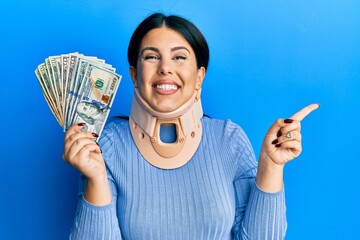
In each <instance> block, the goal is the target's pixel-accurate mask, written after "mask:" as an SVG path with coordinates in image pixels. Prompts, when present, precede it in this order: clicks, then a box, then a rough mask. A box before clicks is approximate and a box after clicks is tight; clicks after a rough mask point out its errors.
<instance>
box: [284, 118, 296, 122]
mask: <svg viewBox="0 0 360 240" xmlns="http://www.w3.org/2000/svg"><path fill="white" fill-rule="evenodd" d="M293 122H294V120H293V119H285V120H284V123H293Z"/></svg>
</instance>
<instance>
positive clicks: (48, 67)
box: [45, 57, 63, 118]
mask: <svg viewBox="0 0 360 240" xmlns="http://www.w3.org/2000/svg"><path fill="white" fill-rule="evenodd" d="M52 58H53V57H48V58H46V59H45V67H46V71H47V75H48V79H49V81H50V84H51V87H52V89H53V92H54V95H55V99H56V103H57V104H56V105H57V107H58V109H59V112H60V115H61V117H62V118H63V114H62V106H61V99H62V95H61V89H60V82H59V81H60V80H59V78H58V75H57V73H56V75H54V74H53V68H52V66H51V65H52V64H54V65H55V61H54V60H53V59H52ZM54 76H56V77H54Z"/></svg>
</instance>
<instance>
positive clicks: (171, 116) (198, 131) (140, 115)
mask: <svg viewBox="0 0 360 240" xmlns="http://www.w3.org/2000/svg"><path fill="white" fill-rule="evenodd" d="M198 91H200V90H198ZM202 116H203V111H202V106H201V101H200V98H199V92H198V93H194V96H193V97H192V98H191V99H190V100H189V101H187V102H186V103H185V104H184V105H182V106H181V107H180V108H178V109H177V110H175V111H172V112H167V113H161V112H158V111H155V110H154V109H152V108H151V107H150V105H149V104H147V103H146V102H145V101H144V99H143V98H142V97H141V96H140V94H139V92H138V90H137V89H135V92H134V97H133V101H132V107H131V113H130V119H129V124H130V130H131V134H132V137H133V139H134V142H135V144H136V146H137V148H138V150H139V151H140V153H141V155H142V156H143V157H144V158H145V159H146V161H148V162H149V163H150V164H152V165H154V166H155V167H158V168H162V169H174V168H178V167H181V166H183V165H185V164H186V163H187V162H188V161H189V160H190V159H191V157H192V156H193V155H194V153H195V151H196V149H197V148H198V146H199V144H200V140H201V136H202V126H201V121H200V119H201V117H202ZM162 124H173V125H175V127H176V141H175V142H174V143H164V142H162V141H161V139H160V126H161V125H162Z"/></svg>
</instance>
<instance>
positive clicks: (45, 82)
mask: <svg viewBox="0 0 360 240" xmlns="http://www.w3.org/2000/svg"><path fill="white" fill-rule="evenodd" d="M37 72H38V74H37V76H38V80H39V82H40V83H41V84H40V85H41V87H42V88H43V91H45V94H46V96H47V97H48V99H51V101H52V103H53V104H51V105H53V106H54V108H53V109H52V110H53V112H56V114H54V115H55V117H56V119H57V120H58V122H59V124H60V125H61V126H63V124H64V122H63V119H62V116H61V113H60V109H61V108H60V105H59V101H58V98H57V97H56V92H55V89H54V87H53V85H52V81H51V78H50V76H49V75H48V72H47V67H46V64H45V63H42V64H40V65H39V66H38V68H37Z"/></svg>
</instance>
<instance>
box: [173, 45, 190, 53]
mask: <svg viewBox="0 0 360 240" xmlns="http://www.w3.org/2000/svg"><path fill="white" fill-rule="evenodd" d="M181 49H184V50H186V51H188V52H189V53H190V50H189V49H187V48H186V47H183V46H179V47H173V48H171V51H172V52H173V51H176V50H181Z"/></svg>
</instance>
